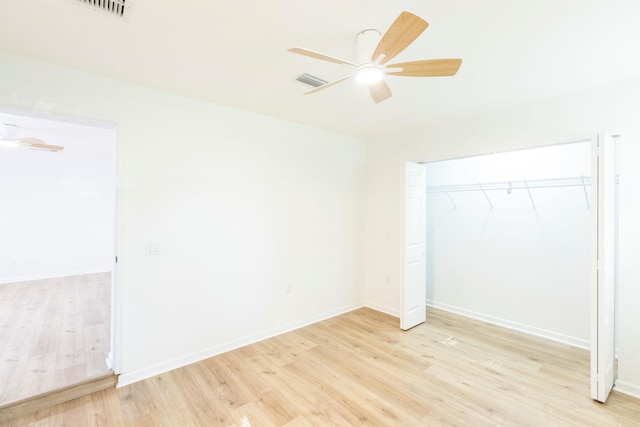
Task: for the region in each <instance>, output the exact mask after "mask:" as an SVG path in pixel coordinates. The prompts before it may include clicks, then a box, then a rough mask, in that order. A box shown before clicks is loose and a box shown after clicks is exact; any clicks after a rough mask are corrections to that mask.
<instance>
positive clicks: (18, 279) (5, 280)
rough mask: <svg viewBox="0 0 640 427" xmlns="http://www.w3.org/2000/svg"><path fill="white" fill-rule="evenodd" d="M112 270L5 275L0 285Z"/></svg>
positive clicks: (0, 280)
mask: <svg viewBox="0 0 640 427" xmlns="http://www.w3.org/2000/svg"><path fill="white" fill-rule="evenodd" d="M111 271H112V270H111V269H109V268H107V269H104V268H101V269H95V270H82V271H65V272H57V273H51V274H35V275H33V276H20V277H6V278H2V279H0V285H4V284H7V283H17V282H28V281H31V280H42V279H56V278H58V277H70V276H81V275H83V274H98V273H109V272H111Z"/></svg>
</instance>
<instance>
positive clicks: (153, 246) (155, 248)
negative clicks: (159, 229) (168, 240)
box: [147, 242, 162, 255]
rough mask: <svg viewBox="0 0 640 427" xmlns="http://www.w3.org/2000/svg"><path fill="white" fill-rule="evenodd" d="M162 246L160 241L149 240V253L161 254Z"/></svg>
mask: <svg viewBox="0 0 640 427" xmlns="http://www.w3.org/2000/svg"><path fill="white" fill-rule="evenodd" d="M161 253H162V246H161V245H160V243H158V242H147V255H160V254H161Z"/></svg>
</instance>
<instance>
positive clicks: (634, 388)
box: [613, 380, 640, 399]
mask: <svg viewBox="0 0 640 427" xmlns="http://www.w3.org/2000/svg"><path fill="white" fill-rule="evenodd" d="M613 389H614V390H615V391H617V392H620V393H623V394H626V395H629V396H631V397H635V398H637V399H640V385H636V384H631V383H628V382H626V381H619V380H618V381H616V385H615V386H614V387H613Z"/></svg>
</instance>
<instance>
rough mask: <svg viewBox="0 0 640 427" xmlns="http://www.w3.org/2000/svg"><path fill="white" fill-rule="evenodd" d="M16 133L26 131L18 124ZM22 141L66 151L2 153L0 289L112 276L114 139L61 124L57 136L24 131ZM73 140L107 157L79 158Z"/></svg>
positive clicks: (110, 134)
mask: <svg viewBox="0 0 640 427" xmlns="http://www.w3.org/2000/svg"><path fill="white" fill-rule="evenodd" d="M0 119H2V120H3V121H7V122H9V123H16V120H21V121H28V122H29V123H34V124H35V125H36V126H38V125H42V124H43V123H46V122H49V120H46V119H35V118H25V117H19V116H14V115H11V114H0ZM43 126H45V127H46V125H43ZM20 128H21V130H24V127H23V126H22V123H21V126H20ZM22 136H30V137H38V138H42V139H43V140H44V141H46V142H47V143H50V144H54V145H56V144H58V143H59V144H63V145H64V146H65V149H64V150H63V151H61V152H57V153H53V152H48V151H35V150H27V149H6V148H5V149H0V283H9V282H13V281H22V280H33V279H40V278H47V277H60V276H69V275H74V274H84V273H96V272H103V271H111V270H112V268H113V261H114V258H113V257H114V244H115V243H114V225H115V197H114V192H115V163H114V160H115V159H114V156H113V154H112V153H113V151H114V150H113V146H114V141H113V131H112V130H109V129H101V128H89V127H87V126H83V125H76V124H71V123H62V124H59V125H57V126H56V132H55V133H54V134H50V133H46V134H39V133H37V132H36V131H29V132H28V134H24V132H23V135H22ZM58 138H59V139H58ZM74 138H78V139H80V140H81V142H80V143H81V144H82V145H83V147H82V149H85V150H86V149H87V146H88V145H95V144H106V145H107V149H106V150H105V149H102V150H101V153H104V152H106V154H107V155H99V156H96V155H93V156H87V155H83V152H82V149H80V150H76V149H75V147H74V146H73V143H74V142H75V141H72V140H71V139H74ZM101 148H102V147H101Z"/></svg>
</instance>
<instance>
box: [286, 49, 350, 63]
mask: <svg viewBox="0 0 640 427" xmlns="http://www.w3.org/2000/svg"><path fill="white" fill-rule="evenodd" d="M287 51H288V52H291V53H297V54H298V55H304V56H310V57H311V58H315V59H321V60H323V61H329V62H334V63H336V64H345V65H350V66H352V67H357V66H358V65H357V64H354V63H353V62H349V61H345V60H344V59H340V58H335V57H333V56H329V55H325V54H324V53H320V52H315V51H313V50H309V49H305V48H302V47H292V48H291V49H287Z"/></svg>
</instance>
